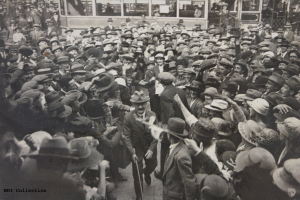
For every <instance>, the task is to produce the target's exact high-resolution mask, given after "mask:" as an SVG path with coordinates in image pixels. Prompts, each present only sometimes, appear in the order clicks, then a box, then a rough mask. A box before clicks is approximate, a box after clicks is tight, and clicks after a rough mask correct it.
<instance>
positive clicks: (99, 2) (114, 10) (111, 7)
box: [95, 0, 121, 16]
mask: <svg viewBox="0 0 300 200" xmlns="http://www.w3.org/2000/svg"><path fill="white" fill-rule="evenodd" d="M95 1H96V15H97V16H121V0H95Z"/></svg>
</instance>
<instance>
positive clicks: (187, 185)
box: [162, 117, 196, 200]
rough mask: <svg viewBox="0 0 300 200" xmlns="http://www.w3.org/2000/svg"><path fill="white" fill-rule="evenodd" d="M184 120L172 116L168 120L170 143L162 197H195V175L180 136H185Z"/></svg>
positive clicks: (186, 198) (187, 151) (166, 198)
mask: <svg viewBox="0 0 300 200" xmlns="http://www.w3.org/2000/svg"><path fill="white" fill-rule="evenodd" d="M185 126H186V124H185V121H184V120H183V119H180V118H177V117H173V118H170V119H169V120H168V127H167V129H166V132H167V137H168V139H169V141H170V143H171V145H170V149H169V152H168V154H167V158H166V162H165V166H164V173H163V176H162V181H163V185H164V189H163V199H164V200H172V199H174V200H175V199H182V200H183V199H185V200H188V199H190V200H194V199H195V198H196V183H195V175H194V174H193V171H192V158H191V155H190V152H189V149H188V147H187V146H186V145H185V144H184V142H183V140H181V139H179V138H178V137H180V138H187V137H188V133H187V132H186V131H185Z"/></svg>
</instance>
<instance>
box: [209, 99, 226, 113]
mask: <svg viewBox="0 0 300 200" xmlns="http://www.w3.org/2000/svg"><path fill="white" fill-rule="evenodd" d="M204 107H205V108H207V109H209V110H214V111H219V112H223V111H224V110H226V109H227V108H228V103H227V101H224V100H222V99H214V100H213V101H212V102H211V104H210V105H205V106H204Z"/></svg>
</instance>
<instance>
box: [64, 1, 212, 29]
mask: <svg viewBox="0 0 300 200" xmlns="http://www.w3.org/2000/svg"><path fill="white" fill-rule="evenodd" d="M59 9H60V14H61V22H62V23H61V25H62V28H63V29H65V28H67V27H68V28H72V29H75V30H76V29H82V28H87V27H99V26H100V27H103V26H106V24H107V19H108V18H109V17H111V18H113V20H114V22H113V24H114V25H116V26H120V23H121V22H125V19H126V18H130V19H131V23H132V24H135V23H137V22H138V21H140V20H141V16H142V15H145V16H146V20H147V21H148V22H149V23H153V22H157V23H158V24H159V25H161V26H162V25H164V24H165V22H169V23H170V24H177V23H178V21H179V19H183V20H184V24H185V25H186V27H187V29H190V28H192V27H193V26H194V24H195V23H200V24H201V25H202V27H203V28H206V27H207V17H208V0H59Z"/></svg>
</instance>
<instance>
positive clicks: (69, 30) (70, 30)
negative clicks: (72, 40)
mask: <svg viewBox="0 0 300 200" xmlns="http://www.w3.org/2000/svg"><path fill="white" fill-rule="evenodd" d="M67 32H73V30H72V29H69V28H68V29H67V30H65V33H67Z"/></svg>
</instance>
